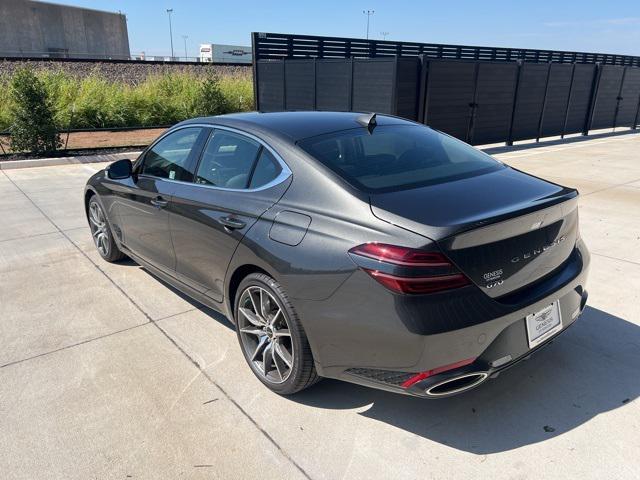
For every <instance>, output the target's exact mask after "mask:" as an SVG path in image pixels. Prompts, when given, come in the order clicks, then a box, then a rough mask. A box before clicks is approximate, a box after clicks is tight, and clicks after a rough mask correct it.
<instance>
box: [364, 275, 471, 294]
mask: <svg viewBox="0 0 640 480" xmlns="http://www.w3.org/2000/svg"><path fill="white" fill-rule="evenodd" d="M363 270H364V271H365V272H367V273H368V274H369V275H371V276H372V277H373V278H375V279H376V280H377V281H378V282H380V283H381V284H382V285H384V286H385V287H387V288H388V289H390V290H393V291H394V292H399V293H414V294H416V293H418V294H419V293H433V292H439V291H441V290H450V289H453V288H458V287H463V286H465V285H468V284H469V279H468V278H467V277H466V276H464V275H463V274H461V273H455V274H453V275H437V276H432V277H397V276H395V275H391V274H388V273H382V272H380V271H378V270H368V269H363Z"/></svg>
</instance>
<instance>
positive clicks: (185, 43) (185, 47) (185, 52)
mask: <svg viewBox="0 0 640 480" xmlns="http://www.w3.org/2000/svg"><path fill="white" fill-rule="evenodd" d="M187 38H189V36H188V35H182V39H183V40H184V61H185V62H186V61H187Z"/></svg>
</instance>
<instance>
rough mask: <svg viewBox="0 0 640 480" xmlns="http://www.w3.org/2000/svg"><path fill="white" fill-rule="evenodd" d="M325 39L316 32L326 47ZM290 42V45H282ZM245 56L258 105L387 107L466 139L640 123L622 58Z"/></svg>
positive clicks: (257, 47) (633, 74)
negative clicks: (251, 65)
mask: <svg viewBox="0 0 640 480" xmlns="http://www.w3.org/2000/svg"><path fill="white" fill-rule="evenodd" d="M258 35H260V34H254V50H253V51H254V52H255V55H256V57H258V56H259V55H264V54H265V51H266V50H265V49H266V48H267V47H269V48H271V43H267V46H266V47H265V46H261V43H260V39H259V38H258V37H257V36H258ZM268 35H271V34H268ZM287 37H289V38H290V39H291V38H294V36H287ZM297 37H298V36H295V38H297ZM312 38H316V39H317V38H322V37H312ZM267 40H269V42H271V41H272V40H271V39H267ZM330 40H331V39H323V42H324V44H325V47H327V45H328V44H329V41H330ZM343 40H345V39H337V41H340V42H342V41H343ZM350 42H352V43H353V42H355V40H350ZM363 42H366V41H363ZM385 43H392V42H385ZM340 45H342V46H341V48H343V50H344V49H345V48H346V47H345V46H344V44H343V43H341V44H340ZM421 45H422V44H421ZM296 48H299V47H296V44H295V43H293V44H289V50H287V52H289V53H292V52H296V51H297V50H296ZM350 48H353V45H351V47H350ZM469 48H476V47H469ZM477 48H480V47H477ZM325 53H326V51H325ZM551 53H563V52H551ZM564 53H566V52H564ZM575 55H596V54H577V53H576V54H575ZM606 57H608V58H610V59H613V58H614V57H617V56H612V55H610V56H606ZM625 58H626V59H630V58H635V57H625ZM254 62H255V63H254V65H255V68H254V75H255V88H256V99H257V102H256V103H257V106H258V108H259V109H260V110H262V111H276V110H338V111H350V110H351V111H374V112H378V113H387V114H392V115H398V116H401V117H405V118H409V119H411V120H417V121H420V122H423V123H425V124H428V125H429V126H431V127H433V128H437V129H439V130H442V131H444V132H447V133H449V134H451V135H453V136H455V137H457V138H460V139H462V140H465V141H467V142H469V143H471V144H474V145H481V144H488V143H498V142H507V143H511V142H513V141H517V140H525V139H533V138H536V139H537V138H541V137H548V136H557V135H566V134H571V133H584V134H587V133H588V131H589V130H595V129H604V128H615V127H631V128H635V127H636V126H637V125H638V122H639V121H640V118H639V109H640V68H638V67H633V66H629V65H631V64H629V65H627V66H623V65H614V64H603V65H602V64H597V63H595V64H594V63H578V62H574V63H562V62H560V61H558V62H546V63H543V62H536V61H521V60H519V61H506V60H502V61H498V60H491V61H487V60H465V59H460V58H453V59H450V58H437V59H434V58H429V57H428V56H426V55H422V56H415V55H413V56H397V55H394V56H376V57H374V58H364V57H354V56H352V57H349V58H326V57H320V58H297V57H295V56H293V57H291V56H289V55H288V54H287V55H283V56H282V57H281V58H280V59H273V58H272V59H266V60H265V59H259V58H256V59H254Z"/></svg>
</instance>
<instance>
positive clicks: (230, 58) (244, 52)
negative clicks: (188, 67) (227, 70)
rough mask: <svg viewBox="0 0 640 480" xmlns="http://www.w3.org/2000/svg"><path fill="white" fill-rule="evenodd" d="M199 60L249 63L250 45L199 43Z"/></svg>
mask: <svg viewBox="0 0 640 480" xmlns="http://www.w3.org/2000/svg"><path fill="white" fill-rule="evenodd" d="M200 61H201V62H205V63H251V61H252V60H251V47H241V46H238V45H220V44H215V43H202V44H200Z"/></svg>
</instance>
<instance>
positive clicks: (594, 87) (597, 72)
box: [582, 63, 602, 135]
mask: <svg viewBox="0 0 640 480" xmlns="http://www.w3.org/2000/svg"><path fill="white" fill-rule="evenodd" d="M595 66H596V68H595V69H594V75H593V80H592V82H591V95H590V97H589V108H587V117H586V118H585V119H584V128H583V129H582V135H589V129H590V128H591V121H592V120H593V112H594V110H595V106H596V96H597V95H598V86H599V85H600V77H601V76H602V66H601V65H600V63H596V64H595Z"/></svg>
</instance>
